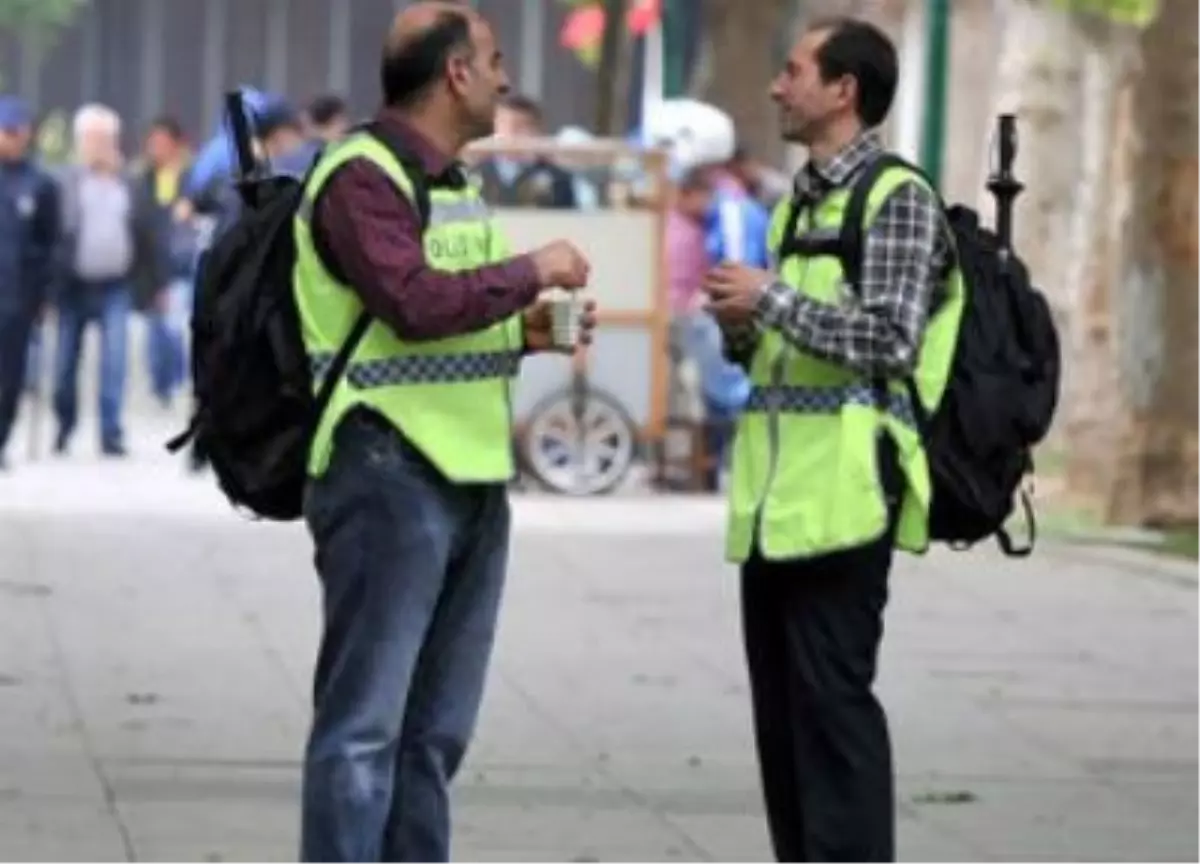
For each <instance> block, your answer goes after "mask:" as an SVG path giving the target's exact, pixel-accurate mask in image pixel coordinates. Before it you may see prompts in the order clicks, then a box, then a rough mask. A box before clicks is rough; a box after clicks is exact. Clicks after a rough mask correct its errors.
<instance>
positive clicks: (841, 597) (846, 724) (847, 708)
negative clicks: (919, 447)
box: [742, 439, 901, 861]
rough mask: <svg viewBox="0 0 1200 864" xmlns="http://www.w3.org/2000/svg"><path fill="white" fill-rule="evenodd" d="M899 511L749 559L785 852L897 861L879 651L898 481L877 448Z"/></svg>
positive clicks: (756, 650) (884, 450)
mask: <svg viewBox="0 0 1200 864" xmlns="http://www.w3.org/2000/svg"><path fill="white" fill-rule="evenodd" d="M880 451H881V452H880V459H881V474H882V475H883V476H882V478H881V479H882V482H883V485H884V489H885V492H886V494H887V496H888V500H889V504H890V505H891V506H890V509H891V513H892V519H891V520H890V526H891V527H890V528H889V530H888V531H887V533H886V534H885V536H884V537H882V538H881V539H880V540H878V541H875V542H873V543H871V544H869V545H867V546H863V547H860V548H856V549H852V550H847V551H843V552H837V553H834V554H830V555H825V556H821V557H818V558H809V559H804V560H797V561H766V560H764V559H763V558H762V557H760V556H759V555H758V554H757V552H756V553H755V554H754V555H753V556H752V558H751V559H750V560H749V561H748V562H747V563H746V564H745V565H744V566H743V568H742V625H743V632H744V637H745V643H746V659H747V663H748V666H749V671H750V689H751V696H752V700H753V709H754V731H755V743H756V745H757V749H758V761H759V767H760V771H761V775H762V785H763V793H764V797H765V799H766V807H767V821H768V824H769V827H770V832H771V841H772V844H773V846H774V850H775V855H776V857H777V858H778V859H779V860H780V861H890V860H893V859H894V858H895V795H894V790H893V776H892V753H891V740H890V737H889V735H888V726H887V718H886V716H885V715H884V712H883V708H882V706H881V705H880V704H879V701H878V700H877V699H876V698H875V694H874V692H873V690H872V685H873V683H874V680H875V668H876V656H877V654H878V649H879V642H880V639H881V637H882V635H883V610H884V607H885V606H886V604H887V598H888V572H889V571H890V569H891V564H892V543H893V537H894V532H895V513H896V506H895V502H896V500H898V497H899V491H900V488H901V480H900V474H899V471H898V469H897V467H896V457H895V448H894V445H893V444H892V442H891V441H890V439H889V440H887V441H886V445H881V447H880Z"/></svg>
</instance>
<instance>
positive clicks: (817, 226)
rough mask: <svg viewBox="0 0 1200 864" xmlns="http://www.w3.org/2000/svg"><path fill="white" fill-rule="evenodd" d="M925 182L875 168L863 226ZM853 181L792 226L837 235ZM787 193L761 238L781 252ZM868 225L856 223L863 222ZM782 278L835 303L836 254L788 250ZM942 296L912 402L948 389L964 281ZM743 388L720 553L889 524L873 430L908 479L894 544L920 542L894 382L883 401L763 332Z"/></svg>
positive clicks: (924, 540)
mask: <svg viewBox="0 0 1200 864" xmlns="http://www.w3.org/2000/svg"><path fill="white" fill-rule="evenodd" d="M911 180H916V181H917V182H919V183H924V182H925V181H924V180H922V179H921V178H919V177H917V176H916V175H915V174H913V172H911V171H909V170H906V169H904V168H899V167H896V168H889V169H887V170H885V171H883V172H882V173H881V174H880V176H879V178H878V180H877V181H876V182H875V185H874V187H873V188H872V189H871V192H870V194H869V196H868V198H867V206H866V212H865V214H864V223H865V224H864V228H869V227H870V224H871V222H872V220H873V219H874V218H875V214H876V213H877V212H878V211H879V208H880V206H881V205H882V204H883V202H884V201H885V200H886V199H887V197H888V196H889V195H890V194H891V193H892V192H894V191H895V190H896V188H897V187H898V186H900V185H901V184H903V183H906V182H909V181H911ZM849 198H850V190H849V189H848V188H843V189H838V190H835V191H834V192H832V193H830V194H829V195H828V196H827V197H826V198H825V199H824V200H823V201H822V202H820V204H819V205H817V206H816V208H815V209H811V208H810V209H808V210H807V211H806V212H805V213H803V214H802V215H801V218H800V220H799V222H798V224H797V226H796V230H797V235H800V234H805V233H808V232H813V231H820V232H821V233H822V234H826V233H831V234H834V235H836V234H837V232H838V231H839V230H840V228H841V225H842V217H843V214H844V213H845V210H846V205H847V203H848V202H849ZM788 204H789V202H787V201H784V202H781V203H780V205H779V206H778V207H777V208H776V210H775V212H774V215H773V217H772V221H771V229H770V238H769V245H770V249H771V250H772V252H773V253H775V254H776V256H778V252H779V249H780V245H781V243H782V240H783V232H784V230H785V222H786V218H787V210H788ZM864 233H865V231H864ZM778 269H779V277H780V279H781V280H782V281H783V282H785V283H786V284H788V285H789V286H791V287H793V288H794V289H795V290H797V291H801V292H803V293H804V294H805V295H806V296H809V297H811V298H813V299H814V300H817V301H820V302H822V303H830V304H833V303H838V302H840V294H841V292H842V291H843V290H844V289H843V273H842V267H841V263H840V262H839V261H838V260H837V259H836V258H835V257H833V256H828V255H820V256H816V255H814V256H807V255H799V254H797V255H790V256H788V257H787V258H786V259H785V260H783V261H780V262H779V265H778ZM947 288H948V292H947V293H948V296H947V299H946V300H945V302H943V303H942V304H941V306H940V307H939V309H938V310H937V312H936V313H935V314H934V315H933V316H932V317H931V318H930V320H929V323H928V325H927V327H926V329H925V333H924V336H923V338H922V341H921V346H920V351H919V354H918V361H917V367H916V371H915V374H914V378H915V380H916V384H917V390H918V392H919V393H920V396H921V401H922V403H923V404H924V406H925V407H926V408H927V409H928V410H932V409H933V408H935V407H936V405H937V403H938V402H939V401H940V400H941V397H942V392H943V391H944V390H945V388H946V383H947V379H948V377H949V373H950V366H951V361H952V360H953V356H954V346H955V342H956V340H957V335H958V327H959V322H960V320H961V318H962V310H963V300H964V292H965V290H966V285H965V282H964V280H963V279H962V275H961V273H960V272H959V271H958V270H954V271H953V272H952V273H951V274H950V278H949V280H948V286H947ZM750 379H751V385H752V390H751V395H750V400H749V403H748V405H747V407H746V409H745V410H744V412H743V413H742V415H741V416H740V418H739V419H738V425H737V435H736V438H735V441H734V446H733V461H732V472H731V478H730V493H729V519H728V533H727V537H726V556H727V557H728V559H729V560H730V561H734V562H742V561H745V560H746V559H747V558H748V557H749V556H750V553H751V550H752V549H753V548H754V545H755V543H756V541H757V546H758V550H759V553H760V554H761V555H762V556H763V557H764V558H767V559H769V560H787V559H795V558H807V557H812V556H817V555H823V554H827V553H830V552H835V551H838V550H843V549H851V548H854V547H856V546H861V545H864V544H866V543H869V542H871V541H873V540H876V539H878V538H879V537H880V536H882V535H883V533H884V532H885V530H886V529H887V503H886V501H885V500H884V495H883V490H882V485H881V478H880V476H879V466H878V465H877V464H876V462H877V454H878V447H877V443H878V436H879V435H880V434H881V433H883V434H889V435H891V436H892V438H893V439H894V440H895V442H896V445H897V450H898V454H899V462H900V467H901V469H902V471H903V474H904V477H905V480H906V490H905V493H904V497H903V501H902V502H901V507H900V517H899V524H898V527H897V533H896V545H897V546H899V547H900V548H902V549H905V550H908V551H913V552H922V551H924V550H925V549H926V547H927V546H928V543H929V538H928V534H929V531H928V516H929V500H930V480H929V466H928V462H927V460H926V456H925V449H924V446H923V445H922V443H921V439H920V435H919V433H918V432H917V429H916V425H915V421H914V418H913V406H912V405H911V403H910V401H909V398H908V394H907V390H906V388H905V386H904V383H903V382H902V381H892V382H889V384H888V387H889V392H888V400H887V407H886V410H881V408H880V407H879V405H878V402H879V400H878V399H877V395H876V392H875V390H874V388H873V387H872V382H871V381H869V380H867V379H865V378H864V377H863V376H862V375H860V374H858V373H856V372H854V371H852V370H850V369H847V368H846V367H844V366H842V365H839V364H836V363H832V362H828V361H825V360H822V359H819V358H817V357H815V356H813V355H812V354H809V353H807V352H805V351H802V350H800V349H799V348H797V347H795V346H793V345H791V344H790V343H787V342H786V341H785V340H784V339H783V338H782V337H781V336H780V335H779V334H778V333H776V332H774V331H770V330H769V331H767V332H765V333H763V336H762V339H761V341H760V343H759V345H758V348H757V350H756V351H755V354H754V358H753V361H752V363H751V368H750Z"/></svg>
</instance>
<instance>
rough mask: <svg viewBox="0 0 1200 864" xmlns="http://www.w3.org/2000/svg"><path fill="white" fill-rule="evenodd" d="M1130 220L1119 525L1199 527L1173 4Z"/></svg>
mask: <svg viewBox="0 0 1200 864" xmlns="http://www.w3.org/2000/svg"><path fill="white" fill-rule="evenodd" d="M1139 42H1140V49H1141V50H1140V54H1141V60H1142V64H1143V65H1142V68H1141V71H1140V74H1139V75H1138V77H1137V82H1136V85H1135V87H1134V90H1133V94H1132V111H1133V121H1132V123H1131V132H1132V133H1133V136H1134V137H1133V140H1132V142H1131V147H1130V160H1129V163H1128V166H1129V172H1128V175H1127V185H1123V186H1121V187H1118V188H1119V189H1120V194H1121V195H1122V196H1128V200H1129V208H1128V217H1127V218H1126V219H1125V220H1124V224H1123V225H1122V232H1121V235H1120V237H1119V238H1118V239H1119V240H1120V244H1121V249H1122V251H1123V255H1122V258H1121V260H1122V266H1121V268H1120V275H1121V279H1120V280H1119V281H1118V283H1117V289H1116V291H1115V292H1114V295H1115V296H1114V301H1115V302H1114V307H1115V308H1114V316H1113V318H1114V327H1115V328H1116V332H1117V334H1118V336H1117V344H1118V358H1119V369H1120V385H1121V394H1122V398H1123V399H1124V400H1125V402H1126V404H1127V405H1128V407H1129V410H1128V413H1127V417H1126V422H1125V423H1124V424H1123V426H1122V429H1121V441H1120V445H1119V450H1118V457H1117V458H1118V461H1117V475H1116V482H1115V483H1114V484H1113V494H1112V497H1111V499H1110V501H1109V506H1108V516H1109V518H1110V519H1111V520H1112V521H1116V522H1121V523H1135V524H1140V525H1147V526H1153V527H1172V526H1193V527H1194V526H1195V524H1196V519H1197V500H1196V493H1197V478H1196V474H1197V431H1196V418H1197V368H1196V367H1197V356H1196V355H1197V351H1196V340H1197V328H1196V317H1197V288H1196V286H1197V282H1198V280H1200V275H1198V272H1197V269H1198V266H1197V247H1196V236H1197V213H1196V210H1197V192H1196V183H1197V157H1196V150H1197V140H1196V126H1197V119H1198V118H1197V114H1198V112H1197V50H1198V47H1200V46H1198V45H1197V5H1196V3H1194V2H1188V0H1166V2H1164V3H1163V4H1162V7H1161V12H1160V14H1159V18H1158V20H1156V21H1155V23H1154V24H1152V25H1151V26H1150V28H1149V29H1147V30H1146V31H1145V32H1144V33H1143V34H1142V36H1141V39H1140V40H1139Z"/></svg>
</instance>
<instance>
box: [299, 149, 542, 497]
mask: <svg viewBox="0 0 1200 864" xmlns="http://www.w3.org/2000/svg"><path fill="white" fill-rule="evenodd" d="M351 159H369V160H370V161H372V162H374V163H375V164H376V165H378V166H379V168H380V169H381V170H382V171H383V172H384V173H386V174H387V175H388V177H390V178H391V179H392V181H393V182H394V183H395V184H396V186H397V187H398V188H399V189H400V190H402V191H403V192H404V194H406V195H408V196H409V197H410V198H412V197H413V194H414V193H413V186H412V183H411V182H410V181H409V179H408V175H407V174H406V172H405V170H404V168H403V167H402V166H401V164H400V162H399V161H398V160H397V159H396V157H395V156H394V155H393V154H392V152H391V151H390V150H389V149H388V148H387V147H386V146H385V145H384V144H382V143H381V142H380V141H378V140H377V139H376V138H374V137H372V136H371V135H369V134H367V133H365V132H363V133H355V134H354V135H351V136H350V137H348V138H347V139H345V140H344V141H342V142H341V143H339V144H338V145H336V146H335V147H334V148H333V149H332V150H331V151H330V152H329V153H327V154H326V155H325V156H323V157H322V159H321V161H320V162H319V163H318V165H317V167H316V169H315V170H314V171H313V172H312V176H311V177H310V178H309V180H308V183H307V184H306V186H305V191H304V196H305V197H304V203H303V204H302V206H301V207H300V209H299V212H298V213H297V216H296V220H295V239H296V266H295V270H294V273H293V286H294V290H295V297H296V304H297V306H298V308H299V312H300V324H301V330H302V333H303V339H304V345H305V348H306V349H307V352H308V355H309V360H310V362H311V364H312V368H313V377H314V385H315V386H316V387H318V388H319V387H320V382H321V381H322V380H323V377H324V373H325V372H326V371H327V370H328V368H329V366H330V365H331V364H332V362H333V358H334V356H335V354H336V353H337V351H338V349H339V348H340V347H341V345H342V343H343V342H344V340H345V339H346V336H347V335H348V334H349V333H350V330H351V328H352V327H353V326H354V322H355V320H356V319H357V318H358V316H359V314H360V312H361V311H362V303H361V302H360V301H359V299H358V296H357V295H356V294H355V293H354V292H353V291H352V290H351V289H350V288H349V286H347V285H345V284H343V283H341V282H339V281H338V280H337V279H336V278H335V277H334V276H333V275H332V274H331V273H330V272H329V270H328V269H326V267H325V265H324V264H323V263H322V261H321V257H320V255H319V254H317V250H316V247H315V246H314V244H313V236H312V230H311V227H310V219H311V217H312V208H313V202H315V201H316V200H317V196H318V195H319V194H320V192H321V189H322V187H323V186H324V185H325V183H326V182H327V181H328V179H329V178H330V176H332V174H333V172H334V170H335V169H337V168H338V167H339V166H341V165H342V164H344V163H345V162H347V161H349V160H351ZM424 246H425V255H426V258H427V260H428V261H429V264H430V266H431V267H433V268H435V269H438V270H444V271H455V270H467V269H473V268H477V267H481V266H483V265H485V264H489V263H493V262H496V261H501V260H503V259H505V258H507V257H508V254H509V253H508V249H507V244H506V243H505V241H504V240H503V238H502V237H501V232H500V231H499V230H498V226H496V225H495V224H494V223H493V221H492V219H491V216H490V215H489V212H488V208H487V205H486V203H485V202H484V201H483V199H482V198H481V197H480V196H479V194H478V192H477V191H476V190H474V189H473V188H471V187H470V186H467V187H466V188H463V189H461V190H460V189H445V188H432V189H430V220H429V227H428V228H427V230H426V232H425V235H424ZM523 342H524V340H523V332H522V326H521V316H520V315H514V316H512V317H511V318H509V319H507V320H505V321H502V322H499V323H497V324H494V325H493V326H491V327H488V328H487V329H485V330H480V331H477V332H474V333H467V334H464V335H461V336H452V337H449V338H446V339H436V340H431V341H422V342H406V341H404V340H403V339H400V338H399V337H398V336H396V334H395V333H394V332H393V331H392V330H391V328H389V327H388V326H387V325H386V324H384V323H383V322H381V321H372V323H371V325H370V327H369V328H368V329H367V331H366V334H365V335H364V337H363V339H362V341H361V343H359V346H358V349H357V350H356V351H355V353H354V355H353V356H352V357H351V360H350V363H349V364H348V365H347V367H346V371H345V373H344V374H343V375H342V377H341V380H340V381H339V382H338V384H337V387H336V389H335V390H334V391H333V397H332V399H331V400H330V402H329V405H328V407H327V408H326V410H325V413H324V414H323V415H322V417H321V420H320V423H319V424H318V426H317V429H316V433H315V435H314V437H313V443H312V449H311V452H310V454H309V466H308V468H309V473H310V474H311V475H313V476H320V475H322V474H323V473H324V472H325V470H326V468H327V467H328V464H329V456H330V450H331V448H332V441H333V433H334V431H335V430H336V429H337V425H338V423H339V422H340V421H341V419H342V418H343V417H344V416H345V415H346V413H347V412H348V411H350V409H352V408H354V407H355V406H364V407H367V408H371V409H373V410H374V411H376V412H378V413H379V414H381V415H382V416H383V417H385V418H387V420H389V421H390V422H391V423H392V424H393V425H394V426H395V427H396V429H398V430H399V431H400V433H401V434H402V435H403V436H404V437H405V438H406V439H407V440H408V441H409V442H410V443H412V444H413V445H414V446H415V447H416V448H417V449H418V450H420V451H421V453H423V454H424V455H425V456H426V458H428V459H429V460H430V461H431V462H432V463H433V464H434V465H435V466H436V467H437V468H438V469H439V470H440V471H441V472H442V473H443V474H444V475H445V476H446V477H447V478H448V479H450V480H452V481H454V482H458V483H484V482H503V481H505V480H507V479H509V478H510V477H512V475H513V461H512V388H513V385H514V381H515V376H516V374H517V371H518V367H519V364H520V358H521V353H522V346H523Z"/></svg>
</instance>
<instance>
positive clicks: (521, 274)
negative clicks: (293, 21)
mask: <svg viewBox="0 0 1200 864" xmlns="http://www.w3.org/2000/svg"><path fill="white" fill-rule="evenodd" d="M377 119H378V121H379V122H380V123H382V124H385V126H386V127H387V131H388V132H390V133H391V134H393V135H395V136H396V137H397V138H399V139H400V141H402V142H403V143H404V144H405V145H406V146H407V148H408V149H409V150H410V152H411V153H412V155H413V156H415V157H416V158H417V159H419V160H420V162H421V165H422V166H423V167H424V169H425V172H426V174H427V175H428V176H429V177H430V179H431V183H432V184H433V185H436V184H437V182H438V180H439V178H445V177H447V176H449V173H450V172H453V171H455V170H456V166H455V162H454V159H453V157H451V156H449V155H447V154H445V153H442V152H440V151H439V150H438V149H437V148H436V147H435V146H434V145H433V143H432V142H430V141H429V139H427V138H426V137H425V136H423V135H421V134H420V133H419V132H417V130H416V129H414V128H413V127H412V126H411V125H409V124H408V123H406V122H405V121H404V120H403V119H402V118H400V117H399V116H397V115H396V114H395V113H394V112H391V111H388V110H386V109H385V110H384V111H382V112H381V113H380V114H379V116H378V118H377ZM313 231H314V239H315V241H316V243H317V244H318V247H319V248H320V249H321V253H322V255H323V256H325V257H326V264H327V265H328V266H330V267H331V269H333V270H334V271H335V272H336V273H337V274H338V276H339V277H341V278H342V279H343V280H344V281H345V282H346V283H347V284H349V285H350V286H351V287H352V288H353V289H354V290H355V291H356V292H357V293H358V295H359V297H360V298H361V299H362V302H363V305H364V306H365V307H366V308H367V310H368V311H370V313H371V314H372V315H374V316H375V317H376V318H378V319H379V320H380V321H383V322H384V323H385V324H387V325H388V326H389V327H391V328H392V330H394V331H395V333H396V335H397V336H399V337H400V338H401V339H407V340H410V341H420V340H429V339H441V338H445V337H447V336H455V335H459V334H462V333H470V332H473V331H476V330H482V329H483V328H485V327H488V326H490V325H492V324H494V323H496V322H497V321H502V320H504V319H505V318H507V317H509V316H510V315H513V314H514V313H516V312H518V311H520V310H521V309H523V308H525V307H526V306H528V305H529V304H530V303H532V302H533V301H534V299H535V298H536V297H537V294H538V291H539V290H540V287H541V286H540V285H539V284H538V276H537V271H536V268H535V267H534V265H533V260H532V259H531V258H530V256H528V255H519V256H516V257H514V258H510V259H508V260H507V261H504V262H501V263H498V264H492V265H489V266H486V267H480V268H479V269H477V270H463V271H459V272H455V273H447V272H443V271H440V270H434V269H433V268H432V267H431V266H430V265H429V262H428V261H427V260H426V259H425V251H424V248H423V246H422V243H421V230H420V217H419V215H418V213H417V210H416V208H415V206H414V205H413V204H412V203H411V202H410V201H409V200H408V198H406V197H405V196H404V195H403V194H401V193H400V192H399V191H398V190H397V189H396V187H395V185H394V184H393V183H392V181H391V180H390V179H389V178H388V177H387V175H385V174H384V173H383V171H382V170H380V169H379V168H378V167H377V166H376V165H375V164H374V163H372V162H369V161H368V160H366V159H352V160H350V161H348V162H347V163H345V164H344V165H343V166H341V167H340V168H338V169H337V171H335V172H334V174H333V176H332V177H330V178H329V180H328V181H327V185H326V187H325V189H324V190H323V191H322V193H321V195H320V196H319V197H318V199H317V206H316V210H315V212H314V214H313Z"/></svg>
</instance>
